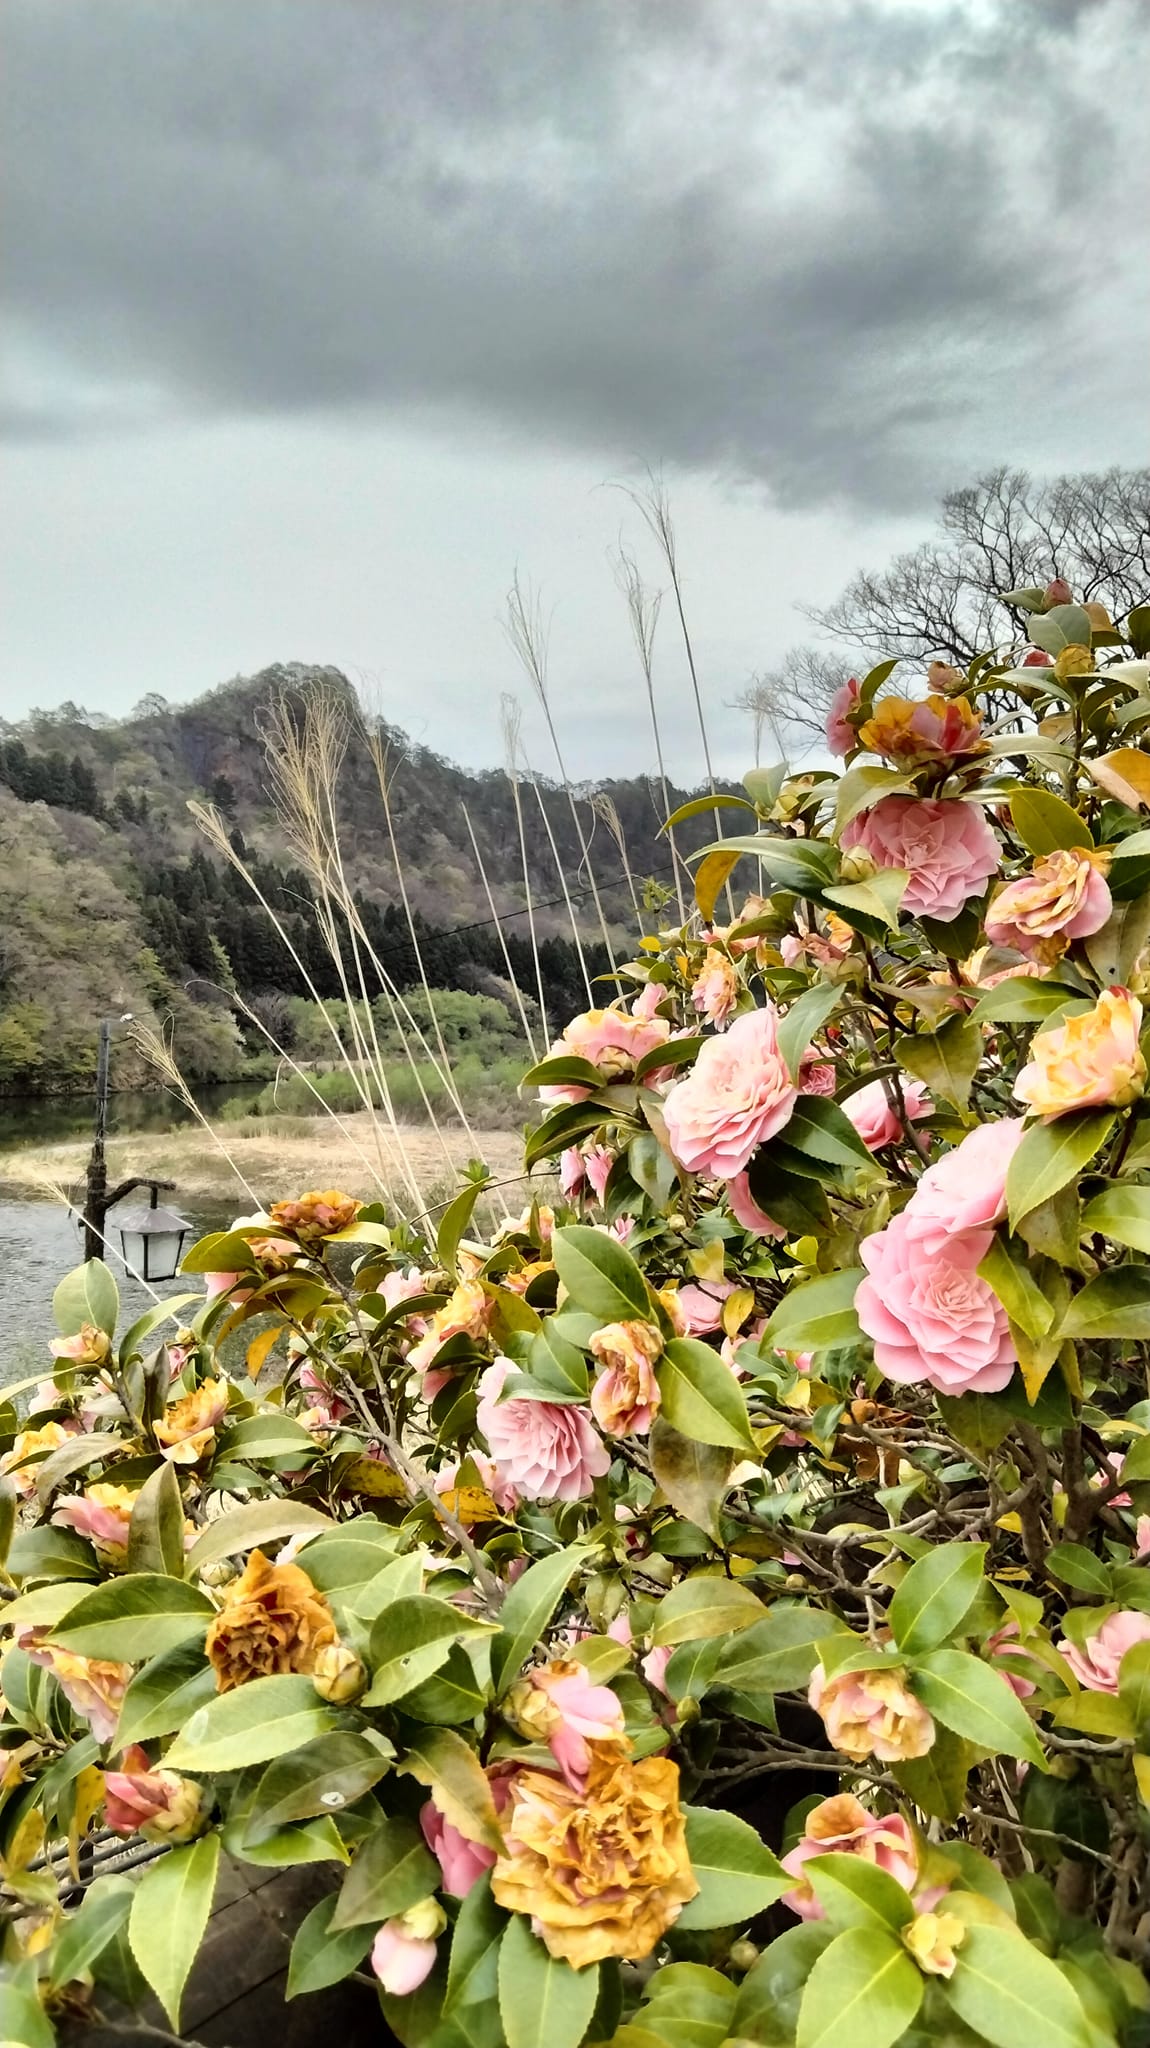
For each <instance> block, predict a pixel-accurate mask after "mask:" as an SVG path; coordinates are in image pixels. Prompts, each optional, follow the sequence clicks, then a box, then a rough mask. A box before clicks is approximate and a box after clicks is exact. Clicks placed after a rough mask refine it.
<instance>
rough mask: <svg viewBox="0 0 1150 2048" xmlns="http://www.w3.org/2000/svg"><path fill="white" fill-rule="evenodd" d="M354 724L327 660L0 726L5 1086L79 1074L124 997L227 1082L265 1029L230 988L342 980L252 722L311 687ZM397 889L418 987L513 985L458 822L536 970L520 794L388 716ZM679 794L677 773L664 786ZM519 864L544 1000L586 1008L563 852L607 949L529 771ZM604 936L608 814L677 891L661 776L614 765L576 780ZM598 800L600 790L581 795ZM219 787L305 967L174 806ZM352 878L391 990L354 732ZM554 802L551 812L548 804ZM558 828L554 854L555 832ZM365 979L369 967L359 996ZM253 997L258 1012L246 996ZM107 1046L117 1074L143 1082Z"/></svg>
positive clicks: (264, 998) (592, 928) (376, 810)
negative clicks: (172, 697) (674, 784)
mask: <svg viewBox="0 0 1150 2048" xmlns="http://www.w3.org/2000/svg"><path fill="white" fill-rule="evenodd" d="M317 691H318V692H321V693H323V694H326V696H327V697H328V699H329V701H331V702H332V703H333V704H334V705H335V706H336V707H337V710H340V709H342V710H343V711H344V712H346V715H347V719H348V721H349V723H350V722H351V721H352V720H353V719H354V718H356V717H357V716H358V712H357V707H356V702H355V697H354V693H353V691H352V687H351V685H350V684H349V683H348V681H347V679H346V678H345V677H344V676H343V675H342V674H341V673H340V672H339V671H338V670H336V669H331V668H309V667H305V666H304V665H302V664H298V663H291V664H287V665H281V666H277V667H274V668H270V669H265V670H263V671H261V673H260V674H258V675H255V676H250V677H243V678H237V679H236V680H235V681H233V682H229V683H225V684H222V685H221V686H220V687H219V688H218V689H215V690H211V691H209V692H208V693H207V694H206V695H205V696H203V697H200V698H198V699H197V700H196V701H195V702H193V703H190V704H181V705H169V704H167V703H166V702H165V701H164V700H163V699H162V698H161V697H158V696H152V697H147V698H145V699H144V701H143V702H142V703H141V704H139V705H138V706H137V707H136V710H135V711H134V712H133V713H132V715H131V716H130V717H128V718H125V719H119V720H117V719H109V718H105V717H102V716H100V715H98V714H92V713H89V712H86V711H84V710H82V709H81V708H80V707H79V706H77V705H75V704H71V703H68V704H64V705H63V706H62V707H61V708H60V709H59V710H58V711H54V712H46V713H45V712H38V713H35V714H33V716H32V717H31V718H29V719H27V720H25V721H24V722H23V723H21V724H19V725H12V724H5V723H3V722H2V721H0V1092H7V1093H60V1092H68V1091H72V1090H80V1089H84V1088H86V1087H89V1086H90V1085H91V1080H92V1075H93V1073H94V1066H95V1033H96V1025H97V1023H98V1020H99V1018H100V1017H101V1016H103V1015H106V1014H108V1013H109V1012H111V1013H119V1012H122V1011H124V1010H131V1011H133V1012H134V1013H135V1014H136V1015H138V1016H141V1017H146V1018H150V1019H151V1020H152V1021H153V1022H154V1023H156V1024H168V1025H169V1028H170V1030H171V1032H172V1035H173V1039H174V1044H175V1051H176V1055H177V1058H178V1059H179V1062H180V1064H181V1066H182V1068H183V1070H184V1072H185V1074H186V1076H187V1077H188V1078H189V1079H190V1080H196V1081H206V1080H215V1079H230V1078H232V1077H233V1076H235V1075H236V1074H238V1073H240V1072H242V1071H244V1070H245V1063H246V1062H249V1061H250V1056H251V1053H252V1050H253V1047H254V1044H255V1043H256V1038H255V1036H254V1035H253V1034H251V1032H250V1027H248V1026H247V1024H246V1022H245V1020H244V1018H243V1015H242V1012H240V1011H239V1010H238V1008H237V1005H236V1002H235V998H236V995H237V994H238V995H239V996H241V997H242V998H243V999H244V1000H245V1001H246V1002H248V1003H249V1004H251V1005H253V1006H254V1007H256V1008H257V1010H260V1008H261V1006H264V1007H265V1008H266V1007H268V1006H270V1008H271V1009H272V1010H273V1011H274V1009H275V1005H276V1003H277V1001H278V1002H280V1003H282V1001H283V999H284V998H286V997H289V996H300V995H304V994H306V993H308V989H307V979H308V978H310V979H311V981H312V983H313V985H314V987H315V988H316V989H317V990H318V992H319V993H320V994H321V995H323V996H325V997H328V996H338V995H339V993H340V984H339V979H338V975H337V974H336V971H335V968H334V966H333V963H332V961H331V959H330V956H329V955H328V953H327V951H326V949H325V947H324V945H323V941H322V938H321V936H320V933H319V930H318V927H317V922H316V912H315V903H314V899H313V895H312V890H311V886H310V884H309V881H308V879H307V876H306V874H305V873H304V871H303V869H302V867H301V864H300V860H299V857H298V853H297V851H296V849H295V848H294V847H293V844H292V838H291V834H290V832H289V831H288V830H287V829H286V828H285V823H284V820H283V818H282V817H281V815H280V813H279V811H278V810H277V807H276V804H275V803H274V802H273V799H272V794H271V778H270V775H269V766H268V759H267V754H266V750H265V745H264V740H263V738H262V737H261V735H262V734H263V733H264V732H266V730H267V722H268V719H269V714H270V713H271V710H272V707H273V706H275V705H277V704H278V705H280V706H281V707H285V706H286V707H287V713H288V715H289V718H290V719H291V721H292V723H293V725H294V726H296V727H298V725H299V723H300V720H301V718H302V715H303V707H304V706H305V705H306V703H307V702H308V701H309V697H310V696H311V695H312V694H313V693H315V692H317ZM379 733H380V738H381V740H382V741H383V743H384V746H385V749H386V757H387V762H388V776H389V792H390V800H391V809H392V818H393V824H394V829H395V834H396V839H397V841H398V845H399V852H400V859H401V862H402V869H403V883H404V885H405V887H406V891H407V896H408V900H409V903H410V905H411V909H412V913H413V915H414V917H415V920H416V923H417V928H418V930H419V932H420V936H421V945H422V948H423V952H424V957H425V965H426V970H427V973H428V977H429V980H430V981H431V983H432V985H433V986H440V987H449V988H464V989H472V990H476V991H479V992H481V993H485V994H495V995H502V996H504V997H506V996H507V995H508V994H509V982H508V977H507V969H506V962H505V959H504V954H503V946H502V943H501V939H500V932H499V927H498V926H497V925H496V923H495V921H494V920H493V918H492V913H491V907H490V904H489V902H488V898H487V893H486V888H485V885H484V881H483V878H482V876H481V874H480V870H479V866H478V864H477V860H476V855H475V851H474V849H473V846H472V843H471V834H470V832H469V829H468V819H470V827H471V831H473V832H474V835H475V841H476V844H477V845H478V848H479V853H480V856H481V859H482V862H483V867H484V869H485V871H486V876H487V882H488V884H489V885H490V889H491V892H492V896H493V898H494V902H495V905H496V909H497V910H498V913H499V917H500V919H501V920H505V922H504V925H503V933H504V939H505V941H506V944H507V948H508V951H509V952H510V954H511V959H512V966H513V969H514V972H515V977H516V979H517V981H518V982H519V984H520V986H521V987H522V988H523V989H524V990H530V989H532V988H533V987H534V986H535V981H534V974H535V970H534V964H533V958H532V952H531V947H530V943H529V924H528V918H527V916H526V915H525V904H526V891H525V887H524V881H523V862H522V856H521V851H520V842H519V836H518V830H517V826H516V809H515V792H514V790H513V787H512V784H511V782H510V780H509V778H508V776H507V775H506V774H505V773H504V772H503V771H502V770H496V769H486V770H482V771H479V772H477V773H473V772H469V771H468V770H466V769H464V768H460V767H458V766H456V765H455V764H454V763H453V762H450V761H447V760H445V759H444V758H443V757H442V756H441V755H438V754H435V753H433V752H431V751H430V749H428V748H426V747H420V746H414V745H412V744H411V743H410V742H409V741H408V740H407V738H406V736H405V735H404V734H403V733H402V732H401V731H399V730H398V729H397V728H389V727H386V726H382V725H381V726H380V727H379ZM688 794H689V792H684V791H683V790H680V789H676V788H672V789H671V790H670V792H669V795H670V801H671V804H672V805H673V806H674V805H677V804H679V803H681V802H683V801H684V800H685V797H686V796H687V795H688ZM519 795H520V802H521V805H522V811H523V825H524V839H525V842H526V849H527V868H528V873H529V875H530V879H531V894H532V899H533V902H534V904H535V906H536V929H537V934H538V937H539V939H540V941H541V944H540V957H541V966H542V972H543V980H544V994H545V997H546V999H547V1003H548V1010H549V1014H551V1015H553V1016H566V1015H568V1014H570V1013H571V1012H572V1011H573V1010H575V1009H577V1008H579V1007H580V1006H581V1003H583V1002H585V995H584V993H583V981H582V974H581V971H580V968H579V964H578V959H577V955H576V952H575V948H574V946H573V945H572V943H571V937H570V918H569V912H568V909H567V907H566V904H565V902H564V897H563V884H562V881H561V877H560V867H561V868H562V872H563V875H565V876H566V878H567V889H568V892H569V894H570V897H571V900H572V904H573V907H574V911H575V915H576V919H577V922H578V925H579V928H580V931H581V934H582V935H583V937H584V939H585V940H586V941H587V943H588V962H589V965H590V968H591V971H592V973H595V972H602V971H604V970H605V969H606V967H607V964H608V962H607V955H606V951H605V948H604V947H603V944H602V939H601V932H600V925H599V920H598V915H597V913H596V909H595V905H594V903H593V901H592V896H591V891H590V887H589V879H588V876H587V873H586V868H585V864H584V862H583V854H582V849H581V846H580V840H579V831H578V829H577V826H576V823H575V819H574V817H573V816H572V808H571V803H570V801H569V798H568V794H567V791H566V790H565V789H564V788H562V787H560V786H556V785H555V784H553V783H548V782H544V781H537V782H536V783H535V785H534V786H532V785H531V784H521V785H520V791H519ZM575 795H576V797H577V804H576V811H577V815H578V819H579V823H580V825H581V828H582V832H583V835H584V838H585V839H586V841H587V843H588V845H589V847H590V850H591V858H592V863H593V869H594V876H595V879H596V883H597V886H598V889H599V894H600V899H601V902H602V905H603V909H604V915H605V917H606V920H607V923H608V928H609V932H610V934H611V936H612V938H613V940H615V941H617V942H618V943H619V944H620V945H621V946H630V945H632V944H633V943H634V937H635V925H636V917H635V912H634V907H633V903H632V898H631V888H630V884H629V882H628V878H627V873H626V869H625V864H624V859H623V855H622V853H621V851H620V847H619V845H618V844H617V842H616V839H615V837H614V834H613V831H612V829H611V825H610V824H609V823H608V822H605V819H604V817H603V815H602V811H603V808H604V800H607V804H608V807H613V817H614V818H615V819H617V820H618V824H619V827H620V829H621V834H622V838H623V842H624V845H625V848H626V857H627V866H629V868H630V872H631V876H632V878H633V880H634V883H635V886H636V888H637V890H638V891H639V893H640V896H642V892H643V888H644V883H645V882H649V886H651V887H653V888H654V889H655V890H656V891H657V890H658V889H659V888H662V889H664V890H666V889H669V888H670V886H671V879H672V875H671V862H670V855H669V848H668V844H667V840H666V838H665V837H663V838H660V837H659V825H660V823H661V818H662V800H661V793H660V791H659V789H658V786H657V784H655V783H654V782H653V781H650V780H648V779H646V778H640V777H637V778H632V779H629V780H619V779H605V780H604V781H602V782H600V783H598V784H595V785H589V786H583V787H580V789H579V790H577V791H576V792H575ZM593 797H594V798H595V799H596V802H595V803H594V804H593V803H592V798H593ZM190 799H198V800H199V801H200V802H207V803H211V804H213V805H214V806H215V807H216V808H217V810H218V811H219V813H220V815H221V817H222V818H223V820H224V821H225V824H226V828H227V832H228V835H229V836H230V839H231V843H232V846H233V848H234V849H236V850H237V852H238V853H239V855H240V856H241V858H242V859H243V860H244V862H245V864H246V865H247V867H248V869H249V872H250V873H251V875H252V877H253V879H254V880H255V882H256V883H257V884H258V886H259V888H260V890H261V892H262V893H263V894H264V896H265V897H266V898H267V900H268V901H269V902H270V903H271V904H272V905H273V906H274V908H275V909H276V911H277V914H278V915H280V917H281V918H282V921H283V923H284V925H285V928H286V930H287V932H288V935H289V937H290V939H291V942H292V946H293V947H294V949H295V951H296V953H297V954H298V956H299V961H300V962H302V967H303V969H306V975H305V973H304V972H303V971H302V970H301V967H300V965H298V964H297V963H295V962H293V960H292V958H291V953H290V951H289V950H288V948H287V947H285V945H284V944H283V941H282V940H281V939H280V938H279V937H278V936H277V934H276V932H275V930H274V929H273V927H272V924H271V922H270V920H269V919H268V917H267V915H266V914H265V912H264V911H263V910H261V909H260V907H259V905H258V903H257V902H256V900H255V898H254V896H253V894H252V892H251V889H250V887H249V886H248V884H247V883H246V882H245V881H244V880H243V879H242V877H241V876H240V875H238V874H237V873H236V871H235V869H234V867H233V866H232V865H231V863H230V862H229V861H228V860H227V859H226V858H225V857H224V856H223V854H222V853H221V851H220V850H219V849H218V848H216V847H214V846H213V845H212V844H211V843H210V842H209V840H208V839H206V838H205V837H204V836H203V834H202V832H201V830H200V828H199V827H198V825H197V824H196V822H195V820H194V818H193V817H192V815H191V813H190V812H189V809H188V803H189V800H190ZM335 803H336V815H337V819H338V824H339V837H340V844H341V847H342V849H343V855H344V860H345V864H346V869H347V875H348V879H349V882H350V884H351V886H352V888H353V889H354V891H355V894H356V898H357V901H358V904H359V907H360V914H361V916H362V918H363V921H364V926H365V929H366V930H367V932H368V935H369V938H370V940H371V942H372V945H373V947H374V948H375V950H376V953H377V955H378V957H379V959H380V961H381V962H382V965H383V967H384V969H385V971H386V972H387V974H388V976H389V977H390V978H391V979H392V980H393V981H394V982H395V984H396V986H398V987H400V988H403V989H407V988H410V987H412V986H414V985H415V983H416V981H417V979H418V968H417V963H416V959H415V953H414V948H413V946H412V943H411V937H410V931H409V927H408V922H407V915H406V912H405V910H404V908H403V904H402V891H401V887H400V880H399V877H398V875H397V872H396V866H395V861H394V859H393V856H392V850H391V845H390V840H389V834H388V828H387V822H386V818H385V814H384V807H383V804H382V801H381V797H380V790H379V783H378V778H377V774H376V769H375V765H374V763H373V761H372V759H371V755H370V751H369V749H368V747H367V745H366V744H365V743H364V742H363V740H362V737H360V738H359V739H358V740H356V741H353V743H352V744H351V745H350V746H349V747H348V749H347V752H346V755H345V757H344V759H343V762H342V765H341V768H340V772H339V777H338V783H337V794H336V799H335ZM544 812H545V815H546V822H545V821H544V816H543V813H544ZM713 836H714V819H713V817H712V815H711V814H710V813H708V814H706V815H704V816H702V817H699V818H695V819H692V820H690V821H689V823H688V824H687V825H686V826H684V827H682V828H680V829H679V831H678V833H677V839H678V844H679V847H680V851H686V850H689V849H691V848H694V847H697V846H700V845H703V844H705V843H706V841H707V840H708V839H710V838H712V837H713ZM551 840H553V841H554V850H553V848H552V845H551V843H550V841H551ZM377 986H378V981H377V980H376V978H375V977H374V976H373V975H372V974H371V973H370V970H369V992H370V993H374V992H375V988H376V987H377ZM261 1014H262V1011H261ZM135 1057H136V1056H135V1055H133V1054H132V1053H131V1052H130V1049H124V1048H121V1052H120V1054H119V1059H120V1067H119V1069H118V1073H117V1079H118V1081H119V1083H120V1084H121V1085H132V1084H140V1083H143V1084H144V1085H146V1075H145V1074H144V1072H143V1071H139V1070H136V1069H134V1068H133V1065H132V1062H133V1060H134V1059H135Z"/></svg>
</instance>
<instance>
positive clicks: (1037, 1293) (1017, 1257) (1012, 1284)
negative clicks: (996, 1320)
mask: <svg viewBox="0 0 1150 2048" xmlns="http://www.w3.org/2000/svg"><path fill="white" fill-rule="evenodd" d="M1031 1263H1033V1261H1031ZM978 1277H979V1279H980V1280H985V1281H986V1283H987V1286H988V1287H989V1288H990V1289H991V1290H992V1292H993V1293H994V1294H996V1295H997V1297H998V1299H999V1301H1000V1302H1001V1303H1002V1306H1003V1308H1004V1309H1005V1310H1006V1313H1007V1315H1008V1316H1009V1317H1010V1320H1011V1322H1012V1323H1018V1324H1019V1325H1020V1327H1021V1328H1022V1329H1023V1330H1025V1332H1026V1334H1027V1336H1028V1337H1033V1338H1039V1337H1045V1335H1046V1333H1047V1331H1048V1330H1049V1329H1050V1328H1051V1326H1052V1325H1053V1322H1054V1305H1053V1303H1052V1302H1051V1301H1050V1300H1049V1298H1048V1297H1047V1296H1046V1295H1045V1294H1044V1293H1043V1291H1042V1289H1041V1287H1040V1286H1039V1285H1038V1282H1037V1280H1036V1279H1035V1278H1034V1275H1033V1273H1032V1272H1031V1270H1030V1266H1029V1265H1028V1264H1027V1263H1026V1247H1025V1246H1024V1245H1022V1244H1020V1243H1019V1242H1018V1240H1017V1238H1013V1239H1011V1240H1010V1242H1009V1243H1007V1242H1006V1241H1005V1240H1004V1239H1003V1236H1002V1233H1001V1231H996V1232H995V1234H994V1236H993V1237H992V1238H991V1240H990V1248H989V1250H988V1251H987V1253H986V1256H985V1257H984V1258H983V1259H982V1261H981V1262H980V1264H979V1267H978Z"/></svg>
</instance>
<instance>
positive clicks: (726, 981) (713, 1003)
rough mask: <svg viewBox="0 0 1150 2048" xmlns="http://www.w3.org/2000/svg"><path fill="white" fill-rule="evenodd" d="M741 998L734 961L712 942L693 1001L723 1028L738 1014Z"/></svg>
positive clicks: (698, 975) (699, 973)
mask: <svg viewBox="0 0 1150 2048" xmlns="http://www.w3.org/2000/svg"><path fill="white" fill-rule="evenodd" d="M738 1000H739V977H738V975H737V974H736V973H735V969H734V967H733V965H732V963H731V962H730V961H729V960H728V958H727V956H726V954H725V953H721V952H720V951H719V948H718V947H717V946H708V947H707V951H706V955H705V957H704V960H703V964H702V966H701V968H700V969H699V972H698V974H697V975H696V976H695V980H694V984H693V986H692V989H691V1001H692V1003H693V1004H694V1006H695V1008H696V1010H697V1011H698V1012H699V1015H700V1016H701V1017H705V1018H706V1020H707V1023H708V1024H713V1025H714V1026H715V1029H716V1030H717V1031H721V1030H722V1029H723V1027H724V1026H725V1025H726V1024H729V1023H730V1020H731V1018H732V1017H733V1016H734V1013H735V1004H736V1003H737V1002H738Z"/></svg>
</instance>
